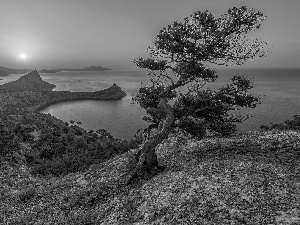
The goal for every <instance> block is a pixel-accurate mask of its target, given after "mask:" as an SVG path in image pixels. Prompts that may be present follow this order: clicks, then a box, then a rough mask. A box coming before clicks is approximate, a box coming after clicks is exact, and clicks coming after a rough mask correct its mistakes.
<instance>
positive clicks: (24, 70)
mask: <svg viewBox="0 0 300 225" xmlns="http://www.w3.org/2000/svg"><path fill="white" fill-rule="evenodd" d="M0 70H2V71H5V72H6V73H7V75H9V74H22V73H23V74H24V73H29V72H30V71H32V69H12V68H7V67H3V66H0Z"/></svg>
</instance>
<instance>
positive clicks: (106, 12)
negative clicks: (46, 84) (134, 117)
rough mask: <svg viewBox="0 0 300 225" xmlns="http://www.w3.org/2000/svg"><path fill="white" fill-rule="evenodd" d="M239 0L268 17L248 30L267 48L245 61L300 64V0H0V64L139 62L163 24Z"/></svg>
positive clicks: (127, 65)
mask: <svg viewBox="0 0 300 225" xmlns="http://www.w3.org/2000/svg"><path fill="white" fill-rule="evenodd" d="M242 5H247V6H248V7H253V8H255V9H256V10H259V11H261V12H263V13H264V14H265V15H266V16H267V17H268V18H267V20H266V21H264V22H263V24H262V27H261V29H260V30H258V31H256V32H254V33H250V34H249V36H252V35H253V36H255V37H261V38H262V39H263V40H265V41H267V42H268V43H269V46H270V47H271V51H272V54H270V55H268V57H267V58H263V59H258V60H256V61H254V62H247V63H246V64H245V65H243V67H245V68H247V67H250V68H261V67H276V68H277V67H285V68H286V67H288V68H292V67H300V65H299V64H300V0H0V31H1V33H0V66H6V67H13V68H38V69H42V68H46V69H51V68H66V67H68V68H82V67H87V66H91V65H95V66H96V65H100V66H103V67H108V68H112V69H115V70H122V69H124V70H127V69H128V70H130V69H137V68H136V66H135V65H134V64H133V63H132V60H133V59H134V58H137V57H139V56H146V54H145V53H146V49H147V47H148V46H149V45H151V43H152V41H153V40H154V39H155V37H156V35H157V34H158V32H159V30H160V29H161V28H162V27H164V26H167V25H168V24H171V23H173V22H174V21H183V18H184V17H187V16H189V15H191V14H193V12H195V11H205V10H208V11H209V12H211V13H212V14H214V15H216V16H220V15H222V14H224V13H225V12H226V11H227V10H228V9H229V8H230V7H233V6H238V7H240V6H242Z"/></svg>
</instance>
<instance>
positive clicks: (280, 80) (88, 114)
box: [0, 68, 300, 140]
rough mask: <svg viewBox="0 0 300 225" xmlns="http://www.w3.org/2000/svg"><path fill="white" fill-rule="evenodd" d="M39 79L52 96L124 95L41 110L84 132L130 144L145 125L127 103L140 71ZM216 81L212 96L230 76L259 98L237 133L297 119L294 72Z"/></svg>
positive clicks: (224, 73) (299, 89)
mask: <svg viewBox="0 0 300 225" xmlns="http://www.w3.org/2000/svg"><path fill="white" fill-rule="evenodd" d="M40 75H41V77H42V79H43V80H45V81H47V82H49V83H52V84H55V85H56V88H55V89H54V91H61V90H64V91H99V90H102V89H105V88H108V87H110V86H111V85H112V84H114V83H116V84H117V85H118V86H120V87H121V88H122V90H124V91H125V92H126V93H127V96H126V97H124V98H122V99H121V100H111V101H104V100H96V101H95V100H80V101H72V102H62V103H58V104H54V105H50V106H49V107H47V108H45V109H43V110H41V111H40V112H41V113H49V114H51V115H53V116H55V117H57V118H59V119H61V120H63V121H66V122H70V120H74V121H76V122H75V124H77V122H80V124H77V125H78V126H80V127H82V128H84V129H86V130H94V131H96V130H98V129H106V130H107V131H109V132H110V133H111V134H112V135H113V136H114V137H115V138H120V139H125V140H130V139H132V138H133V137H134V134H135V133H136V132H137V130H138V129H140V128H142V129H143V128H146V127H147V125H148V123H147V122H145V121H144V120H143V119H142V118H143V116H145V115H146V112H145V110H144V109H142V108H141V107H140V106H139V105H137V104H133V102H132V97H133V96H134V95H135V94H136V93H137V92H138V89H139V87H141V85H142V84H146V83H148V82H149V79H148V76H147V73H146V71H116V70H109V71H95V72H85V71H84V72H79V71H66V72H58V73H49V74H46V73H44V74H40ZM218 75H219V77H218V79H217V80H216V81H215V82H214V83H211V84H209V86H210V87H211V88H212V89H215V90H217V89H218V88H220V87H221V86H224V85H226V84H227V83H228V81H229V79H230V78H231V77H232V76H234V75H245V76H248V77H251V79H252V82H253V83H254V87H253V89H251V91H250V93H252V94H254V95H259V96H261V104H260V105H258V106H257V107H256V108H254V109H242V110H240V111H239V113H241V114H247V115H249V116H251V117H250V118H249V119H248V120H246V121H244V122H243V123H240V124H237V127H238V132H237V133H244V132H248V131H259V130H260V128H259V127H260V126H261V125H267V124H269V123H281V122H284V121H285V120H288V119H292V117H293V115H299V114H300V69H274V68H268V69H241V68H228V69H218ZM20 76H21V75H10V76H8V77H4V78H3V80H0V84H3V83H7V82H10V81H13V80H16V79H18V78H19V77H20Z"/></svg>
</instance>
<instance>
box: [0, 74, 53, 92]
mask: <svg viewBox="0 0 300 225" xmlns="http://www.w3.org/2000/svg"><path fill="white" fill-rule="evenodd" d="M55 87H56V86H55V85H54V84H50V83H48V82H46V81H43V79H42V78H41V76H40V75H39V73H38V72H37V70H34V71H32V72H30V73H27V74H26V75H24V76H22V77H20V78H19V79H18V80H16V81H12V82H9V83H6V84H3V85H1V86H0V90H11V91H43V92H44V91H52V90H53V89H54V88H55Z"/></svg>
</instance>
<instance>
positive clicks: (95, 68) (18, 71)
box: [0, 66, 111, 76]
mask: <svg viewBox="0 0 300 225" xmlns="http://www.w3.org/2000/svg"><path fill="white" fill-rule="evenodd" d="M32 70H33V69H13V68H7V67H3V66H0V76H7V75H9V74H25V73H30V72H31V71H32ZM104 70H111V69H108V68H104V67H102V66H89V67H86V68H83V69H70V68H58V69H53V70H52V69H50V70H49V69H42V70H37V72H39V73H56V72H60V71H104ZM1 71H4V72H6V75H4V73H1ZM2 74H3V75H2Z"/></svg>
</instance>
